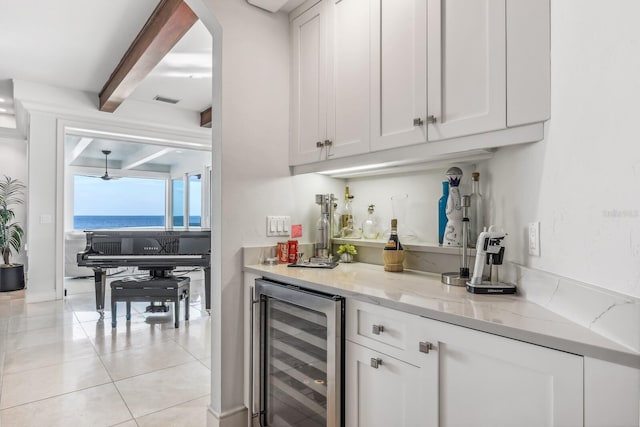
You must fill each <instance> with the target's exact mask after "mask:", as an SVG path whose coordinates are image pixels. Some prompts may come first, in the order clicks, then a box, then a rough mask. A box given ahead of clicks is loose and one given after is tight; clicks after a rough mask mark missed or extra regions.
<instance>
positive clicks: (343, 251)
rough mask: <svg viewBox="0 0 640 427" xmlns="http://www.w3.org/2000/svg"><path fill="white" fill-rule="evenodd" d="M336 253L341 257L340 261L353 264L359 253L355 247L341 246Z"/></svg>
mask: <svg viewBox="0 0 640 427" xmlns="http://www.w3.org/2000/svg"><path fill="white" fill-rule="evenodd" d="M336 253H337V254H338V255H340V261H342V262H352V261H353V256H354V255H356V254H357V253H358V251H357V250H356V247H355V246H353V245H340V247H339V248H338V251H337V252H336Z"/></svg>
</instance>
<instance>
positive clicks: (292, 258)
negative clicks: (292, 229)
mask: <svg viewBox="0 0 640 427" xmlns="http://www.w3.org/2000/svg"><path fill="white" fill-rule="evenodd" d="M287 244H288V250H289V262H290V263H292V264H295V263H296V262H297V261H298V241H297V240H289V241H288V242H287Z"/></svg>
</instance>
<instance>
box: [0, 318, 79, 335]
mask: <svg viewBox="0 0 640 427" xmlns="http://www.w3.org/2000/svg"><path fill="white" fill-rule="evenodd" d="M72 325H78V326H79V325H80V322H78V321H77V320H76V319H75V318H74V320H73V321H72V322H71V323H64V324H59V325H58V324H57V325H55V326H53V327H50V326H44V327H41V328H27V329H21V330H17V331H14V332H8V333H7V335H8V334H24V333H26V332H34V331H41V330H43V329H53V328H58V327H64V326H72ZM85 333H86V332H85Z"/></svg>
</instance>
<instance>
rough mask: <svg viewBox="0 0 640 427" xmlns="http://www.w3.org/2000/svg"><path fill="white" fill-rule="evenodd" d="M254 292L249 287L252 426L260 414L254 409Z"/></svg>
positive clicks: (250, 413) (255, 301)
mask: <svg viewBox="0 0 640 427" xmlns="http://www.w3.org/2000/svg"><path fill="white" fill-rule="evenodd" d="M254 292H255V288H253V287H251V291H250V295H249V420H248V426H249V427H253V426H254V425H255V423H254V419H255V418H257V417H259V416H260V410H257V411H256V408H255V394H256V389H255V384H256V381H255V375H256V373H255V363H256V360H259V357H258V358H256V353H255V352H256V349H255V337H256V334H255V312H256V307H255V306H256V305H257V304H259V303H260V300H256V299H254Z"/></svg>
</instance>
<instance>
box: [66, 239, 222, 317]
mask: <svg viewBox="0 0 640 427" xmlns="http://www.w3.org/2000/svg"><path fill="white" fill-rule="evenodd" d="M85 234H86V237H87V246H86V247H85V250H84V251H83V252H79V253H78V255H77V259H78V266H81V267H90V268H92V269H93V271H94V278H95V287H96V310H97V311H98V313H100V317H101V318H103V317H104V295H105V286H106V279H107V274H106V270H107V269H109V268H115V267H137V268H138V269H140V270H149V275H150V276H151V277H154V278H158V277H170V276H171V272H172V271H173V270H174V269H175V268H177V267H202V268H203V270H204V285H205V304H206V309H207V311H208V312H209V311H210V310H211V231H210V230H200V231H191V230H189V231H187V230H176V231H174V230H171V231H170V230H130V231H123V230H92V231H85Z"/></svg>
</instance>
